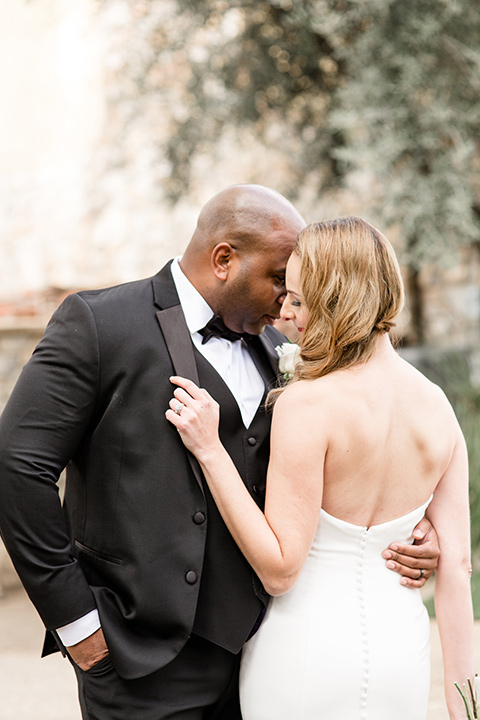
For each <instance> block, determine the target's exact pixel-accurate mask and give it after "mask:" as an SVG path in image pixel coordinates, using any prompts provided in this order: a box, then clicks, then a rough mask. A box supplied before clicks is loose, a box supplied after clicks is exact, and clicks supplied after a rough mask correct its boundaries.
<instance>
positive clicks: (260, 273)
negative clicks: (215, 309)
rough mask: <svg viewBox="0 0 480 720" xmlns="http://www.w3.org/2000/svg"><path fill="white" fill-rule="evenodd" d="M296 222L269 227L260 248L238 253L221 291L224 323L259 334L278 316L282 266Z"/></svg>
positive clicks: (281, 293)
mask: <svg viewBox="0 0 480 720" xmlns="http://www.w3.org/2000/svg"><path fill="white" fill-rule="evenodd" d="M300 230H301V227H300V226H297V225H296V224H295V225H293V226H285V224H282V226H281V227H279V228H277V229H272V230H271V232H270V233H269V234H268V236H266V237H263V238H261V240H259V245H260V247H261V248H262V249H261V250H259V251H253V252H250V253H248V254H245V255H243V256H241V255H238V256H237V257H236V258H235V260H234V262H233V263H232V266H231V268H230V272H229V277H228V279H227V281H226V283H225V287H224V289H223V292H222V308H221V315H222V317H223V320H224V322H225V324H226V325H227V327H229V328H231V329H232V330H236V331H237V332H248V333H250V334H252V335H259V334H260V333H261V332H262V331H263V330H264V328H265V326H266V325H273V323H274V321H275V320H276V319H278V318H279V317H280V309H281V306H282V303H283V300H284V298H285V268H286V265H287V261H288V258H289V257H290V254H291V252H292V248H293V244H294V242H295V239H296V237H297V234H298V232H299V231H300Z"/></svg>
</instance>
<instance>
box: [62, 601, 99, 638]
mask: <svg viewBox="0 0 480 720" xmlns="http://www.w3.org/2000/svg"><path fill="white" fill-rule="evenodd" d="M100 627H101V624H100V617H99V615H98V610H97V609H95V610H91V611H90V612H89V613H87V614H86V615H84V616H83V617H81V618H79V619H78V620H74V621H73V622H71V623H69V624H68V625H64V626H63V627H61V628H57V633H58V636H59V638H60V640H61V641H62V643H63V644H64V645H65V647H71V646H72V645H76V644H77V643H79V642H81V641H82V640H85V639H86V638H87V637H90V635H93V633H94V632H96V631H97V630H98V629H99V628H100Z"/></svg>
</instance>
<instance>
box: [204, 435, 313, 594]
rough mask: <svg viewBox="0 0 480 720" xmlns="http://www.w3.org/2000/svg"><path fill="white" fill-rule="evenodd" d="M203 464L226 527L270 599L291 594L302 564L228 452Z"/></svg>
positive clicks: (213, 455)
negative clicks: (260, 505)
mask: <svg viewBox="0 0 480 720" xmlns="http://www.w3.org/2000/svg"><path fill="white" fill-rule="evenodd" d="M199 463H200V466H201V468H202V471H203V474H204V476H205V479H206V481H207V483H208V486H209V488H210V492H211V493H212V496H213V499H214V501H215V503H216V505H217V507H218V510H219V512H220V514H221V516H222V518H223V520H224V522H225V524H226V526H227V527H228V529H229V531H230V533H231V535H232V536H233V539H234V540H235V542H236V543H237V545H238V547H239V548H240V550H241V551H242V553H243V554H244V556H245V557H246V559H247V560H248V562H249V563H250V565H251V566H252V568H253V569H254V570H255V572H256V574H257V575H258V577H259V578H260V580H261V581H262V583H263V585H264V587H265V590H266V591H267V592H268V593H269V594H270V595H280V594H282V593H284V592H286V591H287V590H289V589H290V587H291V586H292V585H293V583H294V581H295V579H296V576H297V574H298V571H299V570H300V567H301V564H300V565H299V563H298V561H297V560H296V558H294V557H293V554H292V553H289V552H288V548H285V547H283V548H282V544H281V543H282V538H281V537H278V536H277V534H276V533H275V530H274V528H272V526H271V525H270V524H269V522H268V520H267V518H266V516H265V515H264V513H263V512H262V511H261V510H260V508H259V507H258V505H257V504H256V503H255V501H254V500H253V498H252V497H251V495H250V493H249V491H248V490H247V488H246V486H245V484H244V483H243V481H242V479H241V477H240V475H239V473H238V471H237V469H236V467H235V465H234V464H233V462H232V460H231V458H230V456H229V455H228V453H227V451H226V450H225V449H224V448H223V446H220V447H219V448H218V450H215V452H212V453H210V455H208V456H203V457H200V458H199Z"/></svg>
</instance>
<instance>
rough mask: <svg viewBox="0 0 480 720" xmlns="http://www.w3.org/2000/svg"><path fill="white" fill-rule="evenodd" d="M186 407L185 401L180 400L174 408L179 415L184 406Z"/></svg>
mask: <svg viewBox="0 0 480 720" xmlns="http://www.w3.org/2000/svg"><path fill="white" fill-rule="evenodd" d="M184 407H185V403H182V402H178V403H177V404H176V405H175V407H174V408H173V412H175V413H177V415H180V413H181V412H182V408H184Z"/></svg>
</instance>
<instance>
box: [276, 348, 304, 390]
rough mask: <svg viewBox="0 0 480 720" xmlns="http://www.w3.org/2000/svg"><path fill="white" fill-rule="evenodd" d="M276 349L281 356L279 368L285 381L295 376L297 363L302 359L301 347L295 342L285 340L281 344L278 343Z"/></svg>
mask: <svg viewBox="0 0 480 720" xmlns="http://www.w3.org/2000/svg"><path fill="white" fill-rule="evenodd" d="M275 350H276V351H277V355H278V357H279V358H280V359H279V362H278V369H279V371H280V372H281V373H282V375H283V379H284V380H285V381H287V380H290V378H291V377H293V372H294V370H295V365H296V364H297V362H298V360H299V359H300V348H299V347H298V345H296V344H295V343H291V342H284V343H282V344H281V345H277V347H276V348H275Z"/></svg>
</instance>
